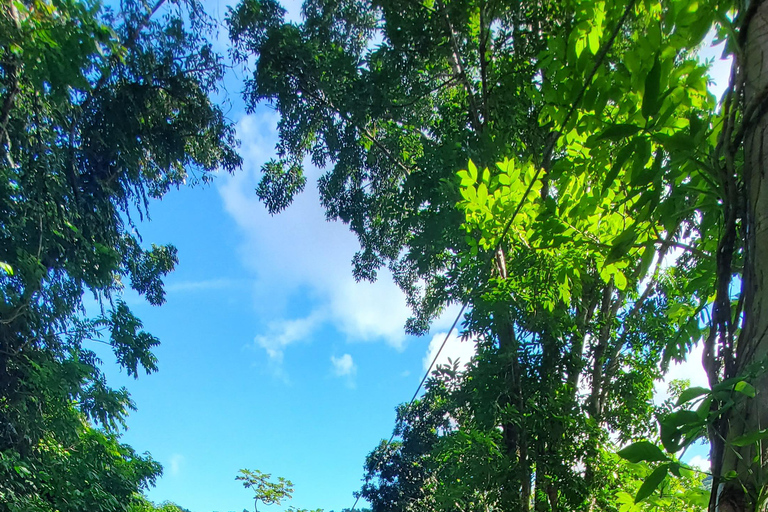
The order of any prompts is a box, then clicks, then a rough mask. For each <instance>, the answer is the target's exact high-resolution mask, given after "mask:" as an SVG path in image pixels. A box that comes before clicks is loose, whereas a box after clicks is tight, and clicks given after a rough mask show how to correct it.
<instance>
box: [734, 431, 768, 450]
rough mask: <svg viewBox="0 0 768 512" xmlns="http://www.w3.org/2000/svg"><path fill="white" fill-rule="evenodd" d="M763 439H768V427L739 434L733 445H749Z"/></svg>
mask: <svg viewBox="0 0 768 512" xmlns="http://www.w3.org/2000/svg"><path fill="white" fill-rule="evenodd" d="M763 439H768V428H766V429H763V430H758V431H756V432H751V433H749V434H744V435H743V436H739V437H737V438H736V439H734V440H733V441H731V444H732V445H733V446H747V445H749V444H754V443H756V442H758V441H762V440H763Z"/></svg>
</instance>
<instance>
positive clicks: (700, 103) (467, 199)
mask: <svg viewBox="0 0 768 512" xmlns="http://www.w3.org/2000/svg"><path fill="white" fill-rule="evenodd" d="M762 9H763V4H761V3H759V2H758V3H752V4H750V5H749V8H748V9H746V10H741V6H740V5H739V4H736V3H732V2H728V1H706V2H696V3H691V2H680V1H675V0H669V1H668V0H663V1H645V2H635V1H630V2H623V1H618V2H614V1H610V0H609V1H605V2H595V1H578V0H576V1H572V2H565V3H562V2H557V3H555V2H547V1H531V2H523V3H508V2H495V1H493V0H476V1H451V2H448V1H437V0H436V1H425V2H418V3H416V2H402V1H397V0H392V1H386V0H379V1H374V2H367V1H354V0H348V1H321V0H315V1H312V0H310V1H307V2H305V4H304V11H303V12H304V16H305V17H304V22H303V23H301V24H298V25H297V24H294V23H287V22H285V21H284V11H283V10H282V9H281V8H280V6H279V5H278V4H277V3H276V2H274V1H271V0H244V1H243V2H241V4H240V5H239V6H238V7H237V8H236V9H235V10H234V11H233V13H232V15H231V17H230V20H229V24H230V31H231V37H232V40H233V44H234V48H235V55H236V57H239V58H240V59H241V60H242V62H243V63H245V65H246V67H248V68H249V69H250V70H251V74H250V78H249V79H248V80H247V81H246V90H245V99H246V101H247V102H248V104H249V105H250V106H251V108H255V106H256V105H257V104H259V103H260V102H269V103H270V104H272V105H273V106H275V107H276V108H277V109H278V111H279V112H280V114H281V123H280V125H279V130H280V141H279V143H278V146H277V154H278V156H277V158H276V159H275V160H273V161H270V162H268V163H267V164H266V165H265V166H264V168H263V175H264V177H263V180H262V182H261V185H260V186H259V188H258V191H257V192H258V193H259V195H260V196H261V197H262V199H264V201H265V203H266V205H267V207H268V208H269V209H270V210H271V211H279V210H280V209H282V208H284V207H286V206H287V205H288V203H289V202H290V200H291V198H292V197H293V195H294V194H295V193H297V192H298V191H299V190H301V188H302V187H303V185H304V181H305V180H304V177H303V169H302V164H303V162H304V160H305V158H306V157H309V158H310V159H311V161H312V162H313V163H314V164H315V165H318V166H322V167H325V168H326V169H327V171H326V173H325V175H324V176H323V177H322V178H321V180H320V191H321V198H322V202H323V205H324V206H325V208H326V212H327V215H328V217H329V218H331V219H338V220H341V221H343V222H345V223H347V224H349V226H350V229H351V230H352V231H353V232H354V233H355V234H356V235H357V236H358V238H359V240H360V245H361V251H360V252H359V253H358V255H357V256H356V257H355V261H354V263H355V275H356V276H357V277H358V278H360V279H374V278H375V277H376V270H377V269H379V268H381V267H382V266H384V265H386V266H388V267H389V269H390V270H391V271H392V273H393V275H394V276H395V279H396V281H397V283H398V284H399V285H400V286H401V288H402V289H403V291H404V292H405V293H406V295H407V296H408V298H409V301H410V303H411V305H412V306H413V310H414V317H413V318H412V320H411V321H410V322H409V323H408V326H407V327H408V329H409V330H410V331H411V332H415V333H418V332H423V331H424V330H425V329H426V328H427V327H428V325H429V322H430V320H431V319H432V318H434V317H435V315H436V314H438V313H439V312H440V311H441V310H443V308H444V307H445V306H446V305H448V304H451V303H463V304H467V305H468V306H469V309H468V311H469V312H468V314H467V318H466V324H465V327H466V330H465V331H464V334H465V336H467V337H472V338H473V339H475V340H476V341H477V344H478V353H477V356H476V357H475V359H474V360H473V361H472V363H471V364H470V366H469V367H468V368H467V369H466V370H465V371H459V370H458V368H449V369H444V370H443V372H442V373H441V374H439V375H438V376H436V377H435V378H434V379H433V381H432V382H431V386H430V388H429V391H428V393H427V395H426V396H425V397H424V398H423V399H422V400H421V401H420V402H419V403H417V404H416V405H415V407H414V408H413V409H410V408H403V409H402V410H401V415H400V421H399V424H398V427H397V431H396V432H397V433H398V434H399V441H398V442H397V443H396V444H393V445H389V444H388V443H383V444H382V445H381V446H380V447H379V448H378V449H377V450H376V451H374V452H373V453H372V454H371V457H370V458H369V461H368V476H367V479H368V484H367V485H366V486H365V488H364V489H363V491H362V495H363V496H364V497H366V498H367V499H368V500H370V501H371V503H372V504H373V510H375V511H378V510H382V511H384V510H387V511H390V510H410V509H413V510H419V509H422V508H429V509H440V510H442V509H446V510H449V509H451V510H452V509H458V510H490V509H491V508H501V509H504V510H528V509H530V507H533V508H534V509H535V510H595V509H602V510H613V509H616V508H622V507H623V508H625V509H626V508H627V507H630V506H631V503H630V504H625V505H626V506H624V505H621V502H620V500H619V498H618V496H620V493H621V492H627V491H630V492H632V493H634V491H635V490H637V494H636V498H637V499H638V500H642V499H643V498H649V497H650V496H651V494H652V493H653V491H655V490H656V489H657V488H660V489H661V492H660V494H658V495H656V497H654V498H652V504H651V506H654V507H655V506H668V507H673V508H674V507H682V508H685V507H702V504H701V503H700V502H699V497H698V496H688V497H687V498H690V499H687V501H686V499H683V498H682V497H681V496H675V495H674V493H675V492H680V493H683V494H685V493H688V492H689V491H691V490H692V491H693V493H694V494H697V491H698V488H697V486H696V485H694V486H693V487H694V488H693V489H691V480H690V478H693V477H692V476H690V475H689V474H688V473H686V472H685V469H684V467H685V465H684V464H681V463H680V462H679V461H678V460H677V459H676V457H675V454H678V453H680V451H681V449H683V448H684V447H686V446H688V445H690V444H691V443H693V442H694V441H696V440H698V439H700V438H707V439H708V440H709V442H710V444H711V447H712V486H711V488H712V489H713V492H712V493H711V498H710V499H709V507H710V509H711V510H752V509H755V508H757V507H759V506H760V503H761V502H762V500H763V489H764V488H765V484H766V481H765V480H764V476H763V475H764V471H762V469H763V467H764V463H765V460H766V459H765V452H764V451H763V445H762V443H761V439H762V438H763V437H765V436H766V431H765V430H761V428H762V427H763V426H765V425H766V422H765V420H766V417H765V414H766V412H765V411H766V410H768V408H766V407H760V406H759V404H760V403H761V400H764V398H762V396H765V395H764V394H761V393H764V392H765V391H768V390H766V389H764V388H765V387H766V383H767V381H766V377H765V376H764V371H763V369H764V357H765V353H766V348H768V345H766V340H765V322H766V320H765V315H764V314H763V311H762V309H761V308H762V307H763V305H762V304H764V301H763V300H762V299H761V297H764V296H765V293H766V291H765V289H764V283H763V279H764V275H765V274H764V271H763V270H762V264H761V262H760V261H759V254H760V251H761V249H760V248H761V247H762V244H763V243H765V241H764V240H763V235H762V234H761V233H762V231H761V230H762V227H761V226H762V223H763V222H764V221H763V214H762V213H760V212H763V211H766V210H765V205H764V204H763V203H762V202H761V197H762V196H761V195H760V194H761V192H760V191H761V190H762V187H764V186H765V185H764V182H763V180H762V171H761V170H759V169H762V167H761V166H763V165H764V162H763V160H762V158H763V157H762V153H761V152H760V151H761V150H760V149H759V148H760V147H761V144H762V142H760V141H761V140H762V139H761V137H763V131H762V124H761V123H762V122H763V120H762V117H761V116H762V113H763V108H764V106H763V105H764V96H763V95H762V93H760V92H759V91H762V90H764V82H765V76H764V75H763V73H764V71H763V69H764V67H763V66H762V64H763V61H762V60H760V59H762V57H761V56H762V55H763V54H764V52H763V47H762V46H761V44H762V43H761V40H760V39H759V36H758V34H759V33H760V31H761V28H760V27H761V25H759V24H760V23H762V22H756V21H755V20H756V19H757V18H758V15H756V14H755V13H756V12H760V13H761V12H762ZM710 33H712V34H716V37H718V38H720V39H726V40H727V43H728V44H727V47H726V51H727V52H728V54H730V55H731V56H732V58H733V61H734V68H733V69H734V72H733V78H732V80H731V84H730V88H729V90H728V93H727V94H726V96H725V99H724V101H723V103H722V104H721V105H720V106H719V107H718V104H717V102H716V101H715V98H713V97H712V96H711V95H710V94H709V93H708V92H707V87H706V86H707V84H706V66H705V65H704V64H703V63H701V62H699V61H698V60H697V58H696V50H697V49H698V47H699V46H700V45H701V44H702V42H703V41H704V39H705V37H706V36H707V34H710ZM758 56H760V57H758ZM750 59H752V60H750ZM745 135H749V136H750V137H751V140H747V141H746V143H745V141H744V138H745ZM461 168H464V169H465V170H463V171H460V172H458V173H456V170H457V169H461ZM457 205H458V208H456V206H457ZM701 339H703V341H702V343H704V344H705V356H704V359H705V360H704V365H705V367H706V370H707V373H708V379H709V383H710V389H692V390H687V391H683V392H682V393H681V394H680V400H679V404H668V407H667V408H666V410H664V409H662V410H654V408H653V406H652V405H651V401H650V398H651V393H652V383H653V381H654V379H656V378H658V377H659V375H660V372H661V371H662V370H663V369H664V368H666V367H667V365H668V364H669V362H670V361H671V360H678V359H680V358H684V357H685V355H686V353H687V352H688V350H689V348H690V347H691V345H692V344H693V343H696V342H698V341H699V340H701ZM750 382H752V383H750ZM693 405H696V407H697V408H696V409H695V410H692V409H689V407H690V406H693ZM673 406H674V407H673ZM655 417H658V418H659V426H658V430H657V426H656V422H655V420H654V418H655ZM657 432H658V434H657ZM643 438H649V439H650V440H651V442H649V441H639V442H638V443H636V444H633V445H631V446H630V447H628V448H627V449H626V450H623V451H621V452H619V454H620V455H622V457H623V459H621V460H620V459H617V458H616V457H615V456H614V455H613V454H612V453H611V452H612V451H613V446H614V445H615V443H612V442H611V441H614V442H615V441H618V442H620V443H628V442H629V441H633V440H642V439H643ZM655 442H658V443H659V445H660V446H661V447H662V448H663V449H661V448H659V447H657V446H655V445H654V444H653V443H655ZM624 459H626V461H624ZM638 463H643V464H646V465H645V466H642V467H639V466H637V464H638ZM649 463H650V465H648V464H649ZM643 467H644V469H642V468H643ZM632 472H635V475H634V477H633V476H632V475H630V473H632ZM646 475H647V478H645V479H644V482H645V483H644V484H643V485H642V486H640V488H639V489H635V488H634V484H633V483H632V481H638V480H637V477H638V476H639V477H640V478H641V481H642V479H643V478H644V477H645V476H646ZM633 478H634V480H633ZM676 479H678V480H676ZM681 482H684V483H685V485H680V484H681ZM676 486H677V487H676ZM664 497H666V499H667V500H670V498H671V501H667V502H666V504H665V502H664V501H663V499H664ZM617 500H618V501H617ZM660 500H662V501H660Z"/></svg>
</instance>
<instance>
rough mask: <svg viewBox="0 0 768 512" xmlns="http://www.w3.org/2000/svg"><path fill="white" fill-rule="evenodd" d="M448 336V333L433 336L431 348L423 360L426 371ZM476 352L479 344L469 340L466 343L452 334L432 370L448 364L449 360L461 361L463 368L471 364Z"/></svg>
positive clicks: (454, 333) (430, 343)
mask: <svg viewBox="0 0 768 512" xmlns="http://www.w3.org/2000/svg"><path fill="white" fill-rule="evenodd" d="M446 334H448V333H446V332H438V333H436V334H435V335H434V336H432V339H431V340H430V342H429V347H427V353H426V354H425V355H424V359H422V366H423V368H424V371H426V370H427V368H429V365H430V363H431V362H432V360H433V359H434V358H435V356H436V355H437V352H438V350H440V346H441V345H442V344H443V341H445V336H446ZM476 350H477V344H476V343H475V340H473V339H467V340H466V341H462V340H461V338H460V337H459V336H458V335H457V334H456V332H455V331H454V332H453V333H451V335H450V337H448V341H446V342H445V346H444V347H443V350H441V351H440V355H439V356H437V360H436V361H435V365H434V366H433V367H432V369H433V370H434V369H435V368H437V367H438V366H440V365H446V364H448V361H449V360H450V361H453V362H455V361H459V362H460V363H461V365H462V366H466V365H467V364H469V361H470V360H471V359H472V356H474V355H475V352H476Z"/></svg>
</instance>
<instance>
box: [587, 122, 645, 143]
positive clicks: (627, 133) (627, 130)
mask: <svg viewBox="0 0 768 512" xmlns="http://www.w3.org/2000/svg"><path fill="white" fill-rule="evenodd" d="M639 131H640V127H639V126H637V125H634V124H612V125H611V126H609V127H608V128H606V129H605V130H603V133H601V134H600V135H598V137H597V140H598V141H601V140H612V141H616V140H621V139H626V138H627V137H631V136H632V135H635V134H636V133H637V132H639Z"/></svg>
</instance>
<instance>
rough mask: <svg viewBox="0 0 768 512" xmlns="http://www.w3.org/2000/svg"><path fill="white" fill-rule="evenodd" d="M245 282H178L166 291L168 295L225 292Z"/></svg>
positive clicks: (230, 280) (169, 286)
mask: <svg viewBox="0 0 768 512" xmlns="http://www.w3.org/2000/svg"><path fill="white" fill-rule="evenodd" d="M243 284H244V282H243V281H236V280H234V279H203V280H200V281H178V282H175V283H168V284H166V285H165V291H167V292H168V293H180V292H197V291H210V290H225V289H228V288H235V287H237V286H242V285H243Z"/></svg>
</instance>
